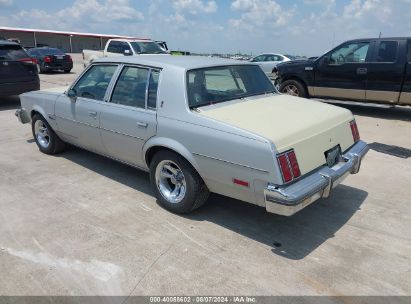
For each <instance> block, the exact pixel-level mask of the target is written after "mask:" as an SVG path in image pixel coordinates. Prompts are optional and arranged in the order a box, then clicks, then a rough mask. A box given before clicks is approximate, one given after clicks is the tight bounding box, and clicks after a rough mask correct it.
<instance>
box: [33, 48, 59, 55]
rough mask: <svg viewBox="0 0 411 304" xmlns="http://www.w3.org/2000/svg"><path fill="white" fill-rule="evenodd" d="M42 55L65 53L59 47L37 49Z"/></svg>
mask: <svg viewBox="0 0 411 304" xmlns="http://www.w3.org/2000/svg"><path fill="white" fill-rule="evenodd" d="M37 51H38V52H39V53H40V54H41V55H64V54H65V53H64V52H63V51H61V50H59V49H37Z"/></svg>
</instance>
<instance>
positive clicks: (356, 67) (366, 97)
mask: <svg viewBox="0 0 411 304" xmlns="http://www.w3.org/2000/svg"><path fill="white" fill-rule="evenodd" d="M273 74H274V77H275V75H276V76H277V77H278V78H277V79H278V83H279V86H280V91H281V92H282V93H286V94H290V95H295V96H300V97H319V98H334V99H345V100H354V101H361V102H379V103H387V104H394V105H411V38H374V39H357V40H351V41H347V42H344V43H343V44H341V45H339V46H337V47H336V48H334V49H333V50H331V51H329V52H328V53H326V54H324V55H323V56H321V57H319V58H317V59H316V60H311V61H291V62H286V63H281V64H279V65H277V66H276V68H275V69H274V70H273Z"/></svg>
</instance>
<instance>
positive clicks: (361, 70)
mask: <svg viewBox="0 0 411 304" xmlns="http://www.w3.org/2000/svg"><path fill="white" fill-rule="evenodd" d="M357 74H358V75H367V68H358V69H357Z"/></svg>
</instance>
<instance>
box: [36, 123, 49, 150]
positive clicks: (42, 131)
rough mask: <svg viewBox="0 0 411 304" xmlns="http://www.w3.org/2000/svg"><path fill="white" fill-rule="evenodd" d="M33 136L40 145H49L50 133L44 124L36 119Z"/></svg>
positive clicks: (45, 146)
mask: <svg viewBox="0 0 411 304" xmlns="http://www.w3.org/2000/svg"><path fill="white" fill-rule="evenodd" d="M34 136H35V137H36V140H37V142H38V143H39V145H40V146H42V147H43V148H45V149H47V148H48V147H49V145H50V134H49V130H48V128H47V126H46V124H45V123H44V122H43V121H41V120H37V121H36V122H35V123H34Z"/></svg>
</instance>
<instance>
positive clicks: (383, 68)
mask: <svg viewBox="0 0 411 304" xmlns="http://www.w3.org/2000/svg"><path fill="white" fill-rule="evenodd" d="M405 61H406V40H402V41H399V40H389V39H387V40H385V39H384V40H378V41H376V45H375V48H374V52H373V56H372V59H371V62H370V64H369V68H368V81H367V91H366V100H368V101H382V102H389V103H397V102H398V100H399V97H400V92H401V86H402V81H403V77H404V72H405Z"/></svg>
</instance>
